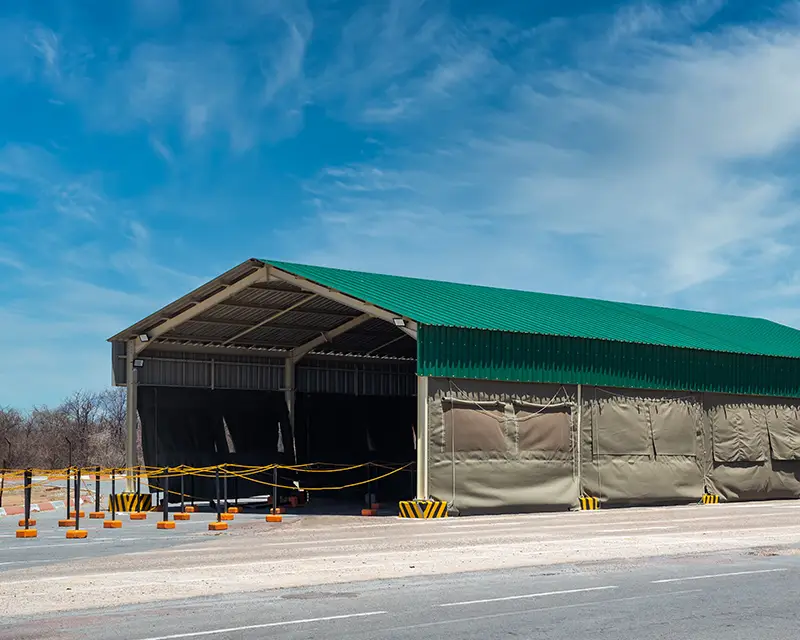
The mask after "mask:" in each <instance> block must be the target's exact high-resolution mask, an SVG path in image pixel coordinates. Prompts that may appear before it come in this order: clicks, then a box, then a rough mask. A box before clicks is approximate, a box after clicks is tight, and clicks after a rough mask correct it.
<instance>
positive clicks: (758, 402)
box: [705, 394, 800, 500]
mask: <svg viewBox="0 0 800 640" xmlns="http://www.w3.org/2000/svg"><path fill="white" fill-rule="evenodd" d="M705 408H706V414H707V416H708V425H709V431H710V441H711V446H712V456H711V457H710V460H709V462H708V465H709V469H710V479H711V485H712V490H713V491H715V492H716V493H719V494H720V495H721V496H722V497H723V498H724V499H726V500H763V499H767V498H795V497H799V496H800V401H797V400H790V399H772V398H758V397H744V396H725V395H712V394H706V396H705Z"/></svg>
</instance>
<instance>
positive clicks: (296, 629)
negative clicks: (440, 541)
mask: <svg viewBox="0 0 800 640" xmlns="http://www.w3.org/2000/svg"><path fill="white" fill-rule="evenodd" d="M771 553H772V554H775V555H770V554H767V555H764V554H762V553H752V552H749V553H748V552H737V553H723V554H707V555H703V556H699V557H698V556H690V557H677V558H668V559H667V558H655V559H646V560H642V561H639V562H636V563H630V564H627V565H623V566H619V565H616V566H614V567H613V568H609V567H608V565H607V564H588V565H559V566H551V567H547V568H546V569H542V568H538V569H530V568H527V569H525V568H517V569H506V570H502V571H485V572H473V573H462V574H451V575H444V576H433V577H423V578H405V579H395V580H382V581H370V582H359V583H344V584H337V585H327V586H319V587H312V588H303V589H282V590H270V591H259V592H249V593H246V594H235V595H222V596H215V597H203V598H194V599H187V600H168V601H165V602H163V603H158V602H155V603H148V604H146V605H134V606H125V607H111V608H103V609H96V610H93V609H92V608H91V603H90V602H89V601H87V603H86V605H87V608H86V610H84V611H81V612H76V613H57V614H50V615H47V616H43V617H36V616H34V617H26V618H24V619H14V618H11V619H6V620H5V621H3V624H2V626H0V638H3V639H8V640H11V639H13V640H25V639H31V640H32V639H34V638H36V639H37V640H56V639H58V640H67V639H73V638H74V639H78V638H81V639H83V638H86V637H91V638H93V639H94V640H104V639H111V638H114V639H117V638H126V639H130V640H137V639H138V640H145V639H147V640H173V639H175V640H177V639H178V638H187V639H191V638H215V639H223V638H230V639H242V640H250V639H253V640H254V639H257V638H258V639H260V638H265V637H270V638H286V639H288V638H293V639H298V640H299V639H304V640H307V639H310V638H325V639H331V638H348V639H359V638H363V639H367V638H392V639H398V640H401V639H411V638H415V639H418V638H422V637H433V638H438V637H445V636H448V637H451V638H463V639H470V638H474V639H476V640H486V639H487V638H503V637H509V638H537V639H542V640H546V639H550V638H575V639H580V638H593V639H596V640H604V639H608V640H612V639H613V640H634V639H635V640H648V639H656V638H659V639H669V640H681V639H684V638H685V639H690V638H691V639H692V640H711V639H714V640H716V639H720V640H721V639H724V640H739V639H741V640H745V639H746V640H752V639H753V638H770V639H772V640H780V639H782V638H786V639H789V638H792V639H794V638H797V636H798V631H797V624H798V620H800V615H798V613H797V593H798V592H800V555H795V552H794V550H793V549H790V548H787V549H782V550H780V551H773V552H771ZM18 597H25V595H24V594H19V596H18ZM29 597H36V596H35V594H34V595H31V596H29Z"/></svg>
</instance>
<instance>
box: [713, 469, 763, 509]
mask: <svg viewBox="0 0 800 640" xmlns="http://www.w3.org/2000/svg"><path fill="white" fill-rule="evenodd" d="M711 473H712V475H711V477H712V487H713V492H714V493H717V494H719V495H721V496H722V497H723V498H724V499H725V500H727V501H731V502H735V501H739V500H764V499H766V498H769V497H771V496H770V476H771V475H772V469H771V468H770V466H769V465H768V464H767V463H765V462H760V463H748V462H722V463H716V464H715V465H714V469H713V471H712V472H711Z"/></svg>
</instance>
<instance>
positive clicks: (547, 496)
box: [428, 378, 578, 512]
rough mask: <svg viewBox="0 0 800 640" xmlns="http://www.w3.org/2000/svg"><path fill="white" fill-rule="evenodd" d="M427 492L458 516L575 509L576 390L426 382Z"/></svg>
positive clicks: (576, 490) (459, 381) (496, 384)
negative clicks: (444, 501) (548, 509)
mask: <svg viewBox="0 0 800 640" xmlns="http://www.w3.org/2000/svg"><path fill="white" fill-rule="evenodd" d="M428 389H429V407H428V430H429V443H430V444H429V446H430V450H429V469H428V473H429V488H430V493H431V495H432V496H433V497H435V498H437V499H439V500H446V501H448V502H450V503H451V504H453V505H454V506H455V507H456V508H457V509H458V510H459V511H462V512H470V511H475V512H478V511H481V510H483V511H503V510H512V511H514V510H534V509H543V508H564V509H566V508H568V507H572V506H575V505H577V502H578V485H577V479H576V472H577V466H576V462H575V459H574V453H573V451H574V448H575V447H574V444H573V443H574V433H573V432H574V420H573V407H572V403H573V402H574V387H573V388H572V390H571V392H570V390H569V389H568V388H566V387H561V386H558V385H535V384H515V383H492V382H484V381H470V380H442V379H433V378H432V379H430V380H429V387H428Z"/></svg>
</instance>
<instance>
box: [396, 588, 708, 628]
mask: <svg viewBox="0 0 800 640" xmlns="http://www.w3.org/2000/svg"><path fill="white" fill-rule="evenodd" d="M700 592H702V589H687V590H685V591H667V592H665V593H663V594H652V595H646V596H629V597H627V598H610V599H608V600H594V601H592V602H576V603H573V604H559V605H554V606H552V607H539V608H537V609H524V610H522V611H505V612H503V613H487V614H486V615H483V616H470V617H468V618H456V619H447V620H436V621H435V622H421V623H419V624H412V625H407V626H404V627H393V628H389V629H381V634H382V635H383V636H384V637H387V634H388V633H390V632H392V631H407V630H409V629H423V628H425V627H436V626H441V625H443V624H453V623H454V622H475V621H478V620H491V619H493V618H510V617H511V616H522V615H526V614H529V613H537V612H539V611H558V610H560V609H583V608H585V607H593V606H595V605H603V604H613V603H616V602H632V601H636V600H647V599H649V598H660V597H661V596H664V597H667V596H680V595H685V594H688V593H700Z"/></svg>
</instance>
